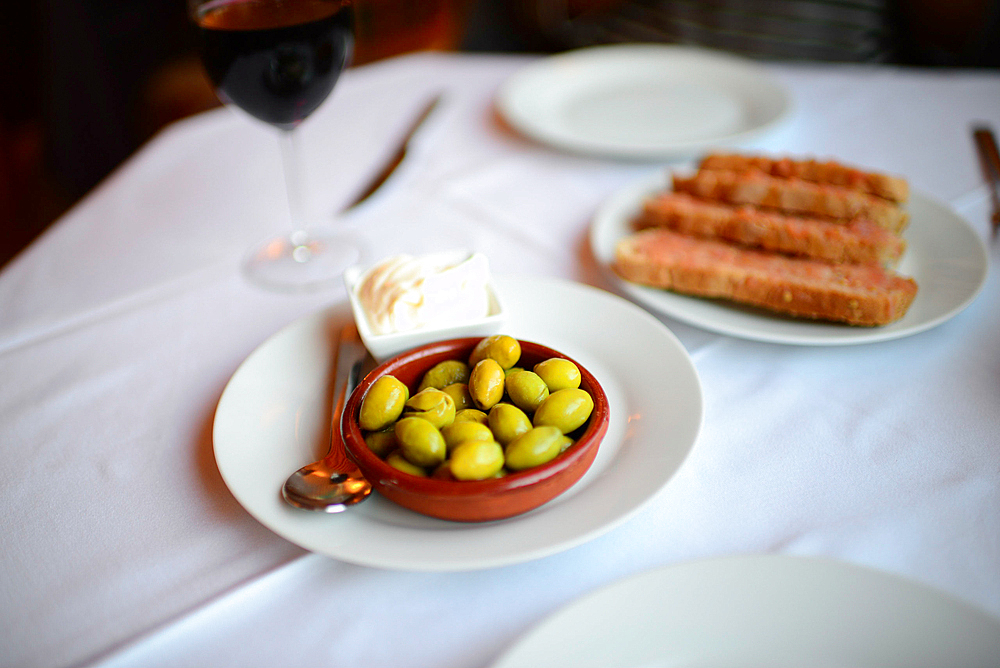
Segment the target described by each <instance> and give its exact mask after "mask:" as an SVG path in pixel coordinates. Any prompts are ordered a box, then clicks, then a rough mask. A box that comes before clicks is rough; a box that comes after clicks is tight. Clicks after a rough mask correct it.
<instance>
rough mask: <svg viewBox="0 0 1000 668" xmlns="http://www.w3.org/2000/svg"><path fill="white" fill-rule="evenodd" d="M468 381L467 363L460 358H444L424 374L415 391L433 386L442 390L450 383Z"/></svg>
mask: <svg viewBox="0 0 1000 668" xmlns="http://www.w3.org/2000/svg"><path fill="white" fill-rule="evenodd" d="M468 382H469V365H468V364H466V363H465V362H463V361H462V360H445V361H444V362H438V363H437V364H435V365H434V366H432V367H431V368H430V370H428V371H427V373H425V374H424V377H423V378H422V379H421V380H420V385H418V386H417V392H419V391H420V390H426V389H427V388H428V387H433V388H435V389H438V390H443V389H444V388H446V387H447V386H449V385H451V384H452V383H468Z"/></svg>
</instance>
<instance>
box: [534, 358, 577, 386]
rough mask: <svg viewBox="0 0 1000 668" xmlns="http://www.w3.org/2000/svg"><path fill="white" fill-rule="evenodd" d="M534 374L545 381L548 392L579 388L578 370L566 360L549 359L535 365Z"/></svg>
mask: <svg viewBox="0 0 1000 668" xmlns="http://www.w3.org/2000/svg"><path fill="white" fill-rule="evenodd" d="M534 372H535V373H537V374H538V375H539V377H540V378H541V379H542V380H543V381H545V385H546V386H547V387H548V388H549V392H558V391H559V390H566V389H576V388H578V387H580V369H579V368H578V367H577V366H576V365H575V364H573V363H572V362H570V361H569V360H567V359H562V358H561V357H551V358H549V359H547V360H544V361H542V362H539V363H538V364H536V365H535V368H534Z"/></svg>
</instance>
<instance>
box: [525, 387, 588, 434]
mask: <svg viewBox="0 0 1000 668" xmlns="http://www.w3.org/2000/svg"><path fill="white" fill-rule="evenodd" d="M593 410H594V400H593V398H591V396H590V395H589V394H587V392H586V391H584V390H581V389H579V388H567V389H565V390H558V391H556V392H553V393H552V394H550V395H549V397H548V399H546V400H545V401H543V402H542V404H541V405H540V406H539V407H538V410H536V411H535V415H534V416H533V417H532V420H531V422H532V424H533V425H534V426H536V427H542V426H546V425H551V426H554V427H558V428H559V430H560V431H562V433H564V434H568V433H569V432H571V431H573V430H574V429H577V428H578V427H580V426H581V425H582V424H583V423H584V422H586V421H587V419H588V418H589V417H590V414H591V412H592V411H593Z"/></svg>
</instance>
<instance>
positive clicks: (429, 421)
mask: <svg viewBox="0 0 1000 668" xmlns="http://www.w3.org/2000/svg"><path fill="white" fill-rule="evenodd" d="M520 359H521V344H520V343H519V342H518V341H517V339H515V338H513V337H511V336H507V335H505V334H497V335H494V336H489V337H486V338H484V339H482V340H481V341H479V342H478V343H477V344H476V346H475V348H474V349H473V351H472V353H471V354H470V356H469V359H468V360H460V359H455V360H446V361H443V362H439V363H438V364H436V365H434V366H433V367H432V368H431V369H429V370H428V371H427V372H426V373H425V374H424V375H423V377H422V378H421V379H420V382H419V384H418V385H417V387H416V388H414V390H415V391H414V392H413V393H412V394H411V391H410V389H411V388H409V387H407V386H406V385H405V384H404V383H403V382H401V381H400V380H398V379H397V378H396V377H395V376H392V375H388V374H387V375H384V376H381V377H380V378H378V379H377V380H376V381H375V382H374V383H372V385H371V387H369V389H368V392H367V394H366V395H365V397H364V399H363V400H362V402H361V410H360V415H359V418H358V421H359V426H360V427H361V429H362V432H363V433H364V437H365V443H366V444H367V445H368V447H369V448H370V449H371V451H372V452H374V453H375V454H376V455H378V456H379V457H380V458H382V459H384V460H385V461H386V463H388V464H389V465H390V466H392V467H394V468H396V469H398V470H400V471H404V472H406V473H410V474H412V475H417V476H425V477H426V476H433V477H435V478H444V479H451V480H485V479H488V478H498V477H502V476H504V475H507V473H508V472H511V471H522V470H524V469H529V468H532V467H535V466H541V465H542V464H545V463H547V462H550V461H552V460H553V459H555V458H556V457H557V456H558V455H559V453H561V452H563V451H564V450H566V448H568V447H569V446H570V445H572V444H573V442H574V441H573V435H574V434H575V433H577V432H578V430H580V428H581V427H583V426H584V425H585V424H586V423H587V420H588V419H589V418H590V414H591V413H592V412H593V410H594V400H593V398H592V397H591V396H590V394H589V393H588V392H587V391H586V390H583V389H581V388H580V381H581V375H580V369H579V368H577V366H576V364H574V363H573V362H571V361H570V360H568V359H564V358H560V357H552V358H548V359H545V360H543V361H541V362H539V363H538V364H535V365H534V366H533V367H532V368H531V369H524V368H521V367H519V366H518V365H517V364H518V362H519V361H520Z"/></svg>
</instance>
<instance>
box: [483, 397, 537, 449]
mask: <svg viewBox="0 0 1000 668" xmlns="http://www.w3.org/2000/svg"><path fill="white" fill-rule="evenodd" d="M489 425H490V431H491V432H493V438H495V439H496V440H497V442H499V443H500V444H501V445H507V444H508V443H510V442H511V441H513V440H514V439H515V438H517V437H518V436H520V435H521V434H523V433H524V432H526V431H528V430H529V429H531V419H530V418H529V417H528V416H527V414H525V412H524V411H522V410H521V409H520V408H518V407H517V406H515V405H514V404H508V403H499V404H497V405H496V406H494V407H493V408H491V409H490V415H489Z"/></svg>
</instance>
